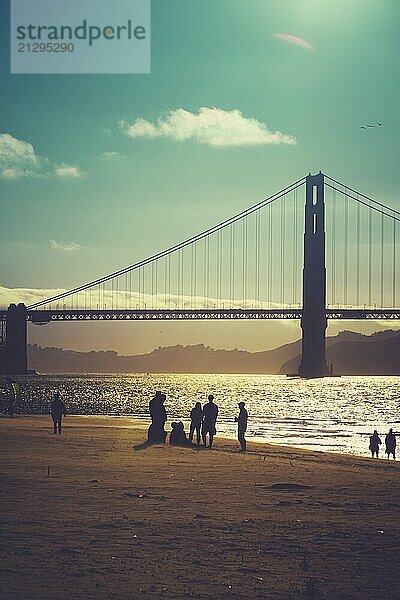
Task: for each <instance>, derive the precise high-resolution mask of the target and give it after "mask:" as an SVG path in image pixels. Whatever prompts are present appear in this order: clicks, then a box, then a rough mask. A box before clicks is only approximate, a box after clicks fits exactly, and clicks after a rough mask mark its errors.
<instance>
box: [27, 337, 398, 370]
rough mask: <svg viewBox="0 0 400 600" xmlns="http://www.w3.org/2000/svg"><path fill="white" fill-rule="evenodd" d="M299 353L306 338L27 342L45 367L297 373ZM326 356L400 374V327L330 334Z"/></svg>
mask: <svg viewBox="0 0 400 600" xmlns="http://www.w3.org/2000/svg"><path fill="white" fill-rule="evenodd" d="M300 354H301V340H297V341H296V342H292V343H291V344H285V345H284V346H280V347H279V348H275V349H274V350H266V351H264V352H246V351H245V350H237V349H235V350H215V349H213V348H210V347H208V346H204V345H203V344H199V345H196V346H181V345H178V346H169V347H166V348H162V347H159V348H157V349H155V350H153V351H152V352H150V353H148V354H141V355H135V356H119V355H118V354H117V353H116V352H113V351H104V352H94V351H92V352H74V351H72V350H63V349H61V348H41V347H40V346H37V345H29V346H28V360H29V367H30V368H31V369H34V370H36V371H38V372H41V373H269V374H277V373H294V372H297V368H298V365H299V362H300ZM327 360H328V364H333V365H334V370H335V372H337V373H343V374H371V375H374V374H376V375H377V374H383V375H389V374H390V375H400V331H399V332H396V331H391V330H389V331H384V332H379V333H375V334H373V335H371V336H367V335H362V334H361V333H354V332H351V331H343V332H341V333H339V334H338V335H337V336H334V337H329V338H327Z"/></svg>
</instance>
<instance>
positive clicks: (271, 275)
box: [268, 205, 274, 308]
mask: <svg viewBox="0 0 400 600" xmlns="http://www.w3.org/2000/svg"><path fill="white" fill-rule="evenodd" d="M272 234H273V227H272V205H270V206H269V282H268V295H269V308H271V305H272V279H273V273H274V260H273V247H274V245H273V240H272Z"/></svg>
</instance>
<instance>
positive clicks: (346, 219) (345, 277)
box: [343, 188, 349, 306]
mask: <svg viewBox="0 0 400 600" xmlns="http://www.w3.org/2000/svg"><path fill="white" fill-rule="evenodd" d="M348 244H349V197H348V195H347V188H345V197H344V256H343V303H344V305H345V306H347V282H348V270H347V267H348V254H349V253H348Z"/></svg>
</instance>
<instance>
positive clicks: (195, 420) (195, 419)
mask: <svg viewBox="0 0 400 600" xmlns="http://www.w3.org/2000/svg"><path fill="white" fill-rule="evenodd" d="M202 417H203V411H202V409H201V404H200V402H196V404H195V406H194V408H192V410H191V411H190V431H189V440H190V441H191V442H193V435H194V432H196V439H197V445H199V444H200V439H201V437H200V431H201V419H202Z"/></svg>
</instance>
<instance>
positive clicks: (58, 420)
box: [50, 392, 67, 434]
mask: <svg viewBox="0 0 400 600" xmlns="http://www.w3.org/2000/svg"><path fill="white" fill-rule="evenodd" d="M50 414H51V417H52V419H53V425H54V433H57V431H58V433H59V434H60V433H61V426H62V418H63V416H64V417H66V416H67V410H66V408H65V404H64V402H63V401H62V400H61V396H60V393H59V392H56V393H55V394H54V398H53V402H52V403H51V406H50Z"/></svg>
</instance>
